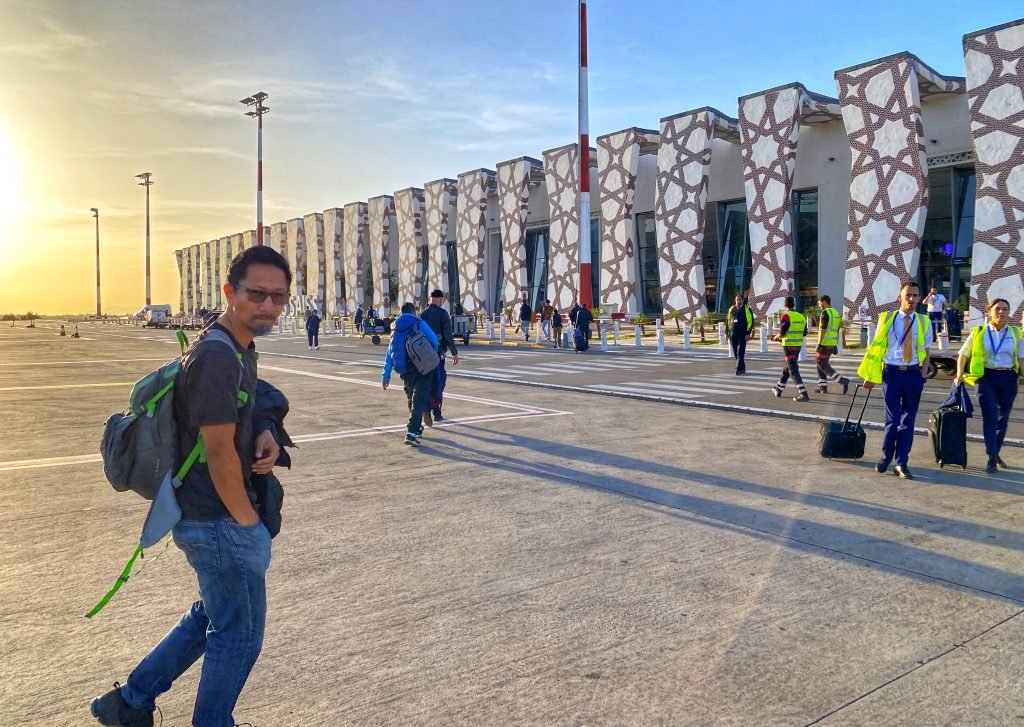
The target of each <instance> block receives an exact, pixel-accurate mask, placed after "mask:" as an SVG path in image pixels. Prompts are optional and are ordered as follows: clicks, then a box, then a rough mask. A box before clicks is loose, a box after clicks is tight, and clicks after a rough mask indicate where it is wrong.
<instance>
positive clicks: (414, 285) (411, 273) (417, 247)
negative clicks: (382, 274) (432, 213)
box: [395, 188, 426, 307]
mask: <svg viewBox="0 0 1024 727" xmlns="http://www.w3.org/2000/svg"><path fill="white" fill-rule="evenodd" d="M395 224H396V225H397V226H398V292H397V293H396V295H397V296H398V297H397V299H396V300H395V304H396V305H397V306H399V307H401V306H402V304H404V303H406V302H408V301H412V302H413V303H416V304H417V305H419V302H420V294H421V293H422V291H423V263H424V262H425V260H424V257H425V255H426V247H424V241H423V190H422V189H418V188H409V189H403V190H402V191H400V192H396V193H395Z"/></svg>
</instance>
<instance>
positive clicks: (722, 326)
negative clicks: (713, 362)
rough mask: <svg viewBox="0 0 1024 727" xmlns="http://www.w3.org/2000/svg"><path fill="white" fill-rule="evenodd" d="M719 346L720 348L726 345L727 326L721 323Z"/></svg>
mask: <svg viewBox="0 0 1024 727" xmlns="http://www.w3.org/2000/svg"><path fill="white" fill-rule="evenodd" d="M718 345H719V346H724V345H725V324H724V323H719V324H718Z"/></svg>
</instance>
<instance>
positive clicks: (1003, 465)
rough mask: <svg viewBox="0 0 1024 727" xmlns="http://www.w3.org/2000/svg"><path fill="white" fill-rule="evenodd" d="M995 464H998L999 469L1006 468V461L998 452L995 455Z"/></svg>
mask: <svg viewBox="0 0 1024 727" xmlns="http://www.w3.org/2000/svg"><path fill="white" fill-rule="evenodd" d="M996 464H997V465H998V466H999V469H1001V470H1005V469H1006V462H1004V461H1003V458H1002V457H1000V456H999V455H998V454H997V455H996Z"/></svg>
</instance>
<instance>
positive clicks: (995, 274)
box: [964, 21, 1024, 323]
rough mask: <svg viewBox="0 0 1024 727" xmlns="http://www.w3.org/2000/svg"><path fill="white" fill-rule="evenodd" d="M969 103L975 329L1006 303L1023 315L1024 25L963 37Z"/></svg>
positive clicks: (1018, 316) (1017, 316)
mask: <svg viewBox="0 0 1024 727" xmlns="http://www.w3.org/2000/svg"><path fill="white" fill-rule="evenodd" d="M964 64H965V66H966V67H967V103H968V106H969V108H970V112H971V133H972V136H973V140H974V152H975V156H976V157H977V163H976V166H975V173H976V175H977V178H976V181H977V186H976V196H975V202H974V251H973V257H972V260H971V316H970V320H971V322H972V323H975V322H978V323H980V322H982V321H984V320H985V318H984V311H985V308H986V307H987V305H988V302H989V301H990V300H993V299H995V298H1005V299H1006V300H1007V301H1009V303H1010V319H1011V320H1013V321H1018V322H1019V321H1020V319H1021V314H1022V313H1024V277H1022V276H1024V235H1022V230H1024V21H1017V22H1014V23H1007V24H1006V25H1001V26H998V27H995V28H989V29H987V30H982V31H978V32H977V33H971V34H969V35H966V36H964Z"/></svg>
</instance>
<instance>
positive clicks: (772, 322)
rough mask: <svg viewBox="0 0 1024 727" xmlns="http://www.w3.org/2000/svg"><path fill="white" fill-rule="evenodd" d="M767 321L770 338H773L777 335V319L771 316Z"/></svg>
mask: <svg viewBox="0 0 1024 727" xmlns="http://www.w3.org/2000/svg"><path fill="white" fill-rule="evenodd" d="M766 323H767V324H768V338H773V337H774V336H775V320H774V319H772V318H769V319H768V320H767V321H766Z"/></svg>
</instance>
